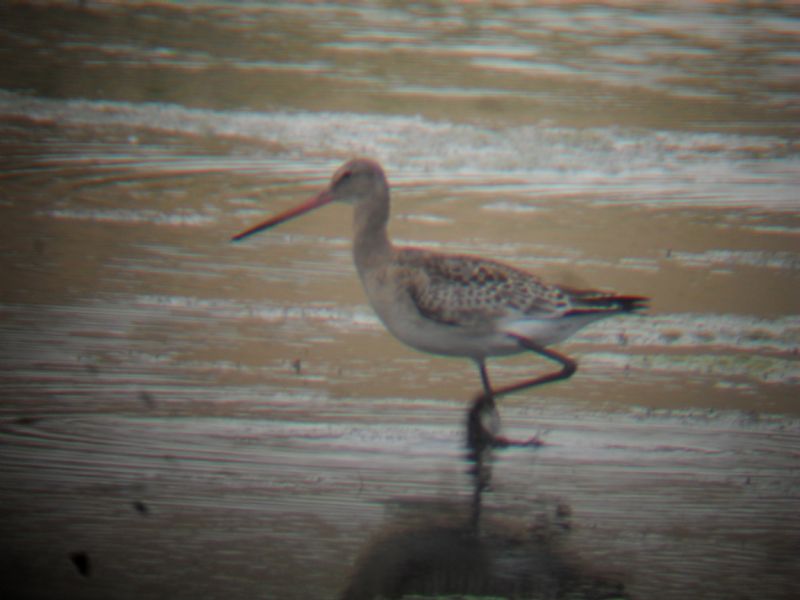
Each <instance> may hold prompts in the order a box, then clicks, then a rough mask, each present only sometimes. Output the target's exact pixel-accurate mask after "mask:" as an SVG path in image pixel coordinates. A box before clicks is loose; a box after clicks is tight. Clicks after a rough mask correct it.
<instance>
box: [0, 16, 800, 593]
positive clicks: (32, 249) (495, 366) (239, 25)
mask: <svg viewBox="0 0 800 600" xmlns="http://www.w3.org/2000/svg"><path fill="white" fill-rule="evenodd" d="M799 43H800V19H798V14H797V11H796V9H795V8H794V7H792V6H791V5H789V4H787V5H780V4H770V5H764V6H759V7H753V8H748V9H745V8H741V7H739V6H738V5H737V6H735V5H728V4H717V3H709V4H703V3H689V4H686V5H684V4H681V5H679V7H678V8H676V9H669V8H654V7H653V6H651V5H646V4H641V5H640V4H636V3H624V4H617V3H613V2H610V3H592V4H581V3H572V4H570V5H569V6H568V7H564V6H561V5H559V4H551V5H542V6H541V7H539V8H515V7H512V6H507V7H496V6H484V5H466V6H463V7H461V6H459V7H449V6H439V5H438V4H435V3H431V4H416V5H414V6H412V7H403V6H402V5H394V4H390V3H387V4H385V5H381V6H378V5H364V6H347V5H340V4H334V3H331V4H319V5H317V4H308V5H305V4H300V3H287V4H279V3H274V4H269V5H263V4H260V3H236V4H229V3H225V2H216V3H215V2H196V3H195V2H186V3H172V4H160V5H154V4H140V3H135V2H114V3H104V4H94V3H92V2H87V3H85V4H84V5H83V6H76V5H75V3H57V2H56V3H44V2H42V3H26V4H11V5H5V6H4V7H2V8H0V58H2V60H3V62H4V65H5V66H4V68H3V69H2V71H0V88H2V89H0V128H1V129H2V136H0V145H2V153H0V161H2V167H1V169H2V171H1V172H0V178H1V179H0V181H1V182H0V213H2V217H0V218H1V219H2V223H3V231H4V234H3V235H2V236H0V256H2V261H0V277H2V281H3V285H2V288H1V289H0V339H2V344H1V345H0V356H1V358H0V390H2V403H0V418H1V419H2V425H1V426H0V443H2V449H3V451H2V453H0V461H2V470H0V472H1V473H2V475H0V506H2V510H3V514H4V517H5V518H4V519H3V520H2V521H0V528H1V529H0V531H1V532H2V537H3V539H4V540H5V544H4V555H5V558H4V561H3V564H4V565H5V571H4V573H3V577H4V579H5V580H6V581H7V582H8V586H9V587H10V588H11V589H15V590H21V591H24V592H26V593H27V594H28V595H29V596H30V597H37V598H50V597H52V598H63V597H81V598H94V597H97V598H107V597H115V598H125V597H136V598H140V597H143V596H148V597H149V596H167V595H169V596H170V597H176V598H182V597H187V598H188V597H198V596H200V597H208V598H215V597H222V596H224V597H225V598H231V597H234V598H236V597H242V598H244V597H247V598H254V597H255V598H335V597H338V596H339V594H340V593H342V591H343V590H345V589H347V588H348V586H350V587H349V589H350V591H351V592H352V593H353V594H355V593H356V591H355V590H361V591H364V590H366V591H364V594H365V595H366V597H369V594H368V593H367V592H368V591H370V590H375V589H378V588H376V587H375V585H377V584H374V581H376V580H380V579H382V580H383V581H386V580H387V579H388V578H389V575H388V574H386V573H382V572H379V571H380V570H378V571H376V567H375V564H378V563H375V564H373V563H370V561H369V560H368V559H369V557H370V556H384V554H382V552H385V547H386V544H389V545H390V546H395V547H399V548H401V549H405V550H404V551H405V552H408V553H409V554H410V555H411V556H414V555H416V554H418V553H420V552H422V550H421V549H420V548H416V547H415V546H414V545H413V544H411V545H410V546H409V545H408V542H407V540H406V538H403V537H402V532H403V531H412V532H417V533H415V534H414V536H415V537H418V538H420V539H426V540H427V539H429V538H430V536H434V537H435V535H434V534H436V532H440V531H441V524H442V514H450V517H449V521H447V522H448V523H449V525H448V526H450V525H452V521H453V520H454V519H455V520H456V521H457V520H458V519H459V518H460V515H462V514H465V513H467V512H469V506H470V503H471V501H472V493H473V487H472V486H473V483H474V482H473V479H472V478H471V476H470V475H469V474H468V472H467V471H468V468H469V465H468V463H467V462H466V461H464V450H463V436H464V431H463V421H464V410H465V408H466V406H467V405H468V402H469V400H470V399H471V398H472V397H473V395H474V394H475V392H476V391H477V388H478V384H479V380H478V376H477V373H475V372H474V367H473V366H472V365H471V364H469V363H468V362H467V361H459V360H454V359H444V358H438V357H429V356H427V355H423V354H420V353H416V352H414V351H412V350H410V349H407V348H405V347H403V346H401V345H400V344H399V343H398V342H396V341H394V340H393V339H392V338H391V337H390V335H389V334H388V333H386V332H385V331H384V330H383V329H382V327H381V325H380V323H379V322H378V321H377V320H376V318H375V317H374V316H373V314H372V312H371V309H370V308H369V306H368V305H367V304H366V300H365V298H364V296H363V294H362V292H361V290H360V286H359V284H358V280H357V277H356V275H355V272H354V269H353V267H352V264H351V256H350V242H349V238H350V218H351V217H350V214H349V210H350V209H349V208H347V207H329V208H327V209H326V210H324V211H321V212H318V213H315V214H313V215H310V216H308V217H306V218H304V219H301V220H298V221H294V222H292V223H290V224H287V225H285V226H283V227H282V228H280V229H277V230H274V231H271V232H270V233H268V234H262V235H260V236H259V237H257V238H253V239H252V240H248V241H247V242H245V243H240V244H236V245H232V244H230V243H229V238H230V236H231V235H232V234H235V233H237V232H238V231H240V230H241V229H243V228H244V227H246V226H248V225H250V224H252V223H253V222H255V220H257V219H260V218H262V217H263V216H265V215H266V214H268V213H270V212H274V211H278V210H282V209H285V208H287V207H289V206H292V205H294V204H295V203H297V202H299V201H300V200H302V199H304V198H306V197H307V196H308V195H310V194H311V193H313V192H314V191H315V190H317V189H319V188H320V186H322V185H324V184H325V182H326V181H327V179H328V178H329V177H330V175H331V173H332V172H333V170H334V169H335V168H336V167H337V166H338V165H339V164H340V163H341V162H342V161H343V160H345V159H346V158H347V157H349V156H352V155H354V154H359V155H368V156H372V157H375V158H377V159H378V160H380V161H381V162H382V163H383V164H384V166H385V167H386V169H387V172H388V175H389V178H390V181H391V182H392V183H393V189H394V196H393V199H394V204H393V221H392V228H391V232H392V235H393V237H394V239H395V241H396V242H398V243H402V244H410V245H419V246H424V247H429V248H434V249H437V250H440V251H446V252H463V253H471V254H479V255H485V256H490V257H493V258H496V259H500V260H504V261H507V262H510V263H513V264H515V265H518V266H521V267H524V268H529V269H531V270H536V271H537V272H540V273H541V274H542V275H544V276H546V277H547V278H549V279H551V280H554V281H558V282H562V283H566V284H569V285H573V286H592V287H601V288H610V289H615V290H618V291H620V292H625V293H632V294H643V295H647V296H650V297H652V298H653V302H652V309H651V310H650V311H649V312H648V314H647V315H645V316H637V317H630V318H619V319H616V320H609V321H606V322H603V323H600V324H597V325H595V326H592V327H591V328H587V329H585V330H584V331H582V332H580V333H579V334H578V335H576V336H575V337H573V338H572V339H571V340H569V341H568V342H567V343H565V344H563V345H562V346H561V347H560V349H561V350H562V351H563V352H566V353H567V354H569V355H571V356H575V357H576V358H577V359H578V361H579V363H580V368H579V371H578V373H577V374H576V375H575V376H574V377H573V378H572V379H570V380H569V381H567V382H562V383H559V384H556V385H553V386H550V387H547V388H543V389H541V390H540V391H537V392H536V393H527V394H519V395H517V396H511V397H509V398H507V399H504V400H503V402H502V405H501V407H500V410H501V414H502V418H503V424H504V427H505V432H506V433H507V434H508V435H509V436H511V437H517V438H526V437H529V436H530V435H533V434H537V435H538V436H539V437H540V438H541V439H543V440H544V441H545V443H546V445H545V446H544V447H542V448H540V449H536V450H533V449H530V448H518V449H509V450H507V451H505V452H502V453H497V455H496V456H495V457H494V458H495V460H494V462H493V463H492V488H491V490H490V491H487V492H486V493H484V494H483V496H482V500H483V503H484V504H483V508H484V511H483V517H482V518H483V519H484V522H485V523H484V524H485V528H486V534H485V539H486V540H488V541H487V542H486V544H487V545H486V547H482V548H481V552H488V553H489V554H491V555H492V556H494V558H495V559H497V560H496V562H497V563H498V564H504V565H506V566H508V565H509V564H513V565H519V563H520V561H521V562H524V563H525V565H526V567H525V568H526V569H528V570H530V569H533V567H531V566H530V565H531V564H537V565H538V564H539V562H537V560H538V559H537V560H534V558H535V556H540V554H541V553H544V555H546V556H550V554H549V553H551V552H552V553H554V554H553V555H554V556H557V557H558V560H561V559H562V558H564V560H567V559H568V561H569V562H570V564H573V567H572V568H574V570H575V572H577V573H580V574H581V575H582V576H584V575H585V576H586V577H590V579H591V580H592V581H593V582H594V583H592V586H595V584H597V585H596V586H595V587H597V589H600V588H601V587H602V585H601V584H600V583H598V582H600V580H603V581H604V580H613V581H615V582H619V583H621V584H623V585H624V587H625V590H626V593H627V594H628V595H629V596H630V597H632V598H649V599H650V598H656V599H658V598H665V599H669V598H684V597H686V594H687V590H692V595H693V596H694V597H702V598H725V599H727V598H730V597H741V598H764V597H769V598H794V597H796V596H797V594H798V592H800V589H798V584H797V581H796V573H797V570H798V567H800V565H799V564H798V559H797V544H798V540H800V518H798V517H797V510H796V506H797V502H798V499H799V498H798V496H800V480H799V479H798V476H797V473H798V466H800V464H799V463H798V460H799V459H800V420H798V416H799V415H800V403H798V382H800V362H799V361H798V346H800V315H799V314H798V306H800V286H798V283H800V281H799V279H800V278H799V277H798V273H799V272H800V271H798V268H800V233H799V232H800V212H799V211H798V209H799V208H800V198H799V197H798V193H797V187H798V183H800V177H799V176H798V173H799V172H800V171H799V170H798V160H799V155H798V146H797V133H798V129H797V123H798V108H797V107H798V91H799V90H798V87H799V86H800V80H798V76H797V74H796V73H797V63H798V57H800V54H798V47H800V46H799V45H798V44H799ZM545 368H546V366H545V365H541V364H540V363H539V362H538V361H535V360H532V359H530V358H528V357H516V358H512V359H504V360H496V361H493V362H491V363H490V369H491V372H492V375H493V377H494V378H495V379H496V380H497V381H514V380H517V379H521V378H524V377H526V376H529V374H530V373H531V370H532V369H545ZM564 514H568V515H569V523H568V526H565V525H564V524H563V523H561V522H560V521H559V519H561V518H562V517H563V515H564ZM453 515H455V517H454V516H453ZM559 515H560V516H559ZM559 523H561V525H559ZM543 524H544V525H543ZM554 524H555V525H554ZM554 530H555V531H557V534H555V533H554V534H552V535H551V533H547V535H544V534H541V535H540V533H541V532H542V531H546V532H552V531H554ZM420 531H422V532H423V533H421V534H420V533H419V532H420ZM448 531H449V530H448ZM532 531H533V532H534V533H535V535H534V534H531V533H530V532H532ZM431 532H434V533H431ZM536 532H539V533H536ZM436 535H438V534H436ZM531 535H532V536H533V537H526V536H531ZM393 536H400V537H393ZM436 539H439V538H436ZM448 539H449V538H448ZM520 539H522V540H524V543H522V545H521V546H520V545H517V546H514V544H513V543H512V540H517V541H519V540H520ZM542 539H547V540H548V541H547V545H545V546H542V545H541V540H542ZM397 540H401V541H399V542H398V541H397ZM498 540H499V541H498ZM426 543H427V542H426ZM437 543H442V544H444V542H442V541H441V540H439V542H437ZM512 546H513V547H517V548H522V549H523V550H517V551H515V552H516V554H513V555H509V554H508V553H507V552H508V551H507V549H508V548H509V547H512ZM425 548H427V550H426V551H429V550H430V546H425ZM554 548H555V549H554ZM492 553H494V554H492ZM76 557H82V558H81V559H80V560H78V559H76ZM359 557H361V558H359ZM472 558H474V557H472ZM375 560H377V559H375ZM408 560H410V559H409V558H408V557H407V556H406V555H405V554H403V552H400V551H398V552H397V553H396V554H394V555H392V561H395V562H396V563H397V564H398V565H401V566H402V565H405V564H406V562H407V561H408ZM554 560H555V559H554ZM82 561H88V567H87V566H86V564H84V562H82ZM392 561H388V562H392ZM545 562H547V561H545ZM556 562H558V561H556ZM379 563H380V564H388V563H387V560H382V561H379ZM79 564H81V565H83V567H82V568H79V567H78V565H79ZM392 564H395V563H392ZM547 564H550V563H547ZM559 564H560V563H559ZM398 568H400V567H398ZM509 568H510V567H509ZM520 568H521V567H520ZM542 569H544V567H542ZM512 570H513V569H512ZM518 571H519V569H518ZM523 571H524V569H523ZM520 572H521V571H520ZM506 575H507V574H506ZM517 575H518V576H519V577H522V575H520V574H519V572H518V573H517ZM525 576H530V573H529V572H528V571H525ZM508 577H510V575H508V576H507V579H508ZM592 578H594V579H592ZM369 582H373V583H369ZM486 585H489V584H486ZM520 585H521V584H520ZM370 586H372V587H370ZM590 587H591V586H590ZM498 589H499V588H497V589H494V591H495V592H497V593H496V594H495V595H497V594H499V593H500V592H498V591H497V590H498ZM503 589H505V588H503ZM519 589H523V588H519ZM525 589H527V588H525ZM405 591H408V592H413V591H419V589H417V590H414V589H411V588H409V589H407V590H405ZM451 591H453V590H451ZM456 591H458V590H456ZM460 591H469V590H460ZM472 591H474V590H472ZM491 591H492V590H491V589H484V590H482V593H489V592H491ZM531 594H532V592H529V593H528V596H530V595H531ZM587 594H588V592H586V593H584V596H581V597H592V596H591V595H590V594H589V595H587ZM353 597H356V596H353Z"/></svg>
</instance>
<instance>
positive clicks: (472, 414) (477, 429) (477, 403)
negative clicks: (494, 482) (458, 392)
mask: <svg viewBox="0 0 800 600" xmlns="http://www.w3.org/2000/svg"><path fill="white" fill-rule="evenodd" d="M475 363H476V364H477V365H478V370H479V371H480V374H481V383H482V384H483V393H482V394H478V396H477V398H475V400H474V401H473V403H472V406H471V407H470V409H469V411H468V412H467V447H468V448H469V449H470V455H469V456H470V458H471V459H472V460H474V461H476V463H478V464H480V462H481V460H482V459H483V455H484V453H485V451H486V450H488V449H489V448H491V447H492V446H494V445H495V440H496V439H497V436H496V433H497V430H498V429H499V427H500V419H499V417H498V415H497V407H496V406H495V403H494V393H493V392H492V385H491V383H490V382H489V373H488V372H487V371H486V361H485V360H484V359H482V358H480V359H475Z"/></svg>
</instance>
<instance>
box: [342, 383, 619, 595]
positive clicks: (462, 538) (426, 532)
mask: <svg viewBox="0 0 800 600" xmlns="http://www.w3.org/2000/svg"><path fill="white" fill-rule="evenodd" d="M497 423H498V420H497V418H496V411H495V410H494V404H493V403H491V406H488V405H482V402H481V400H480V399H477V400H476V401H475V403H473V405H472V407H471V408H470V410H469V411H468V414H467V423H466V425H467V446H468V453H467V456H466V458H467V462H468V463H469V472H470V474H471V475H472V481H473V488H472V490H470V491H471V494H469V495H468V496H467V497H466V499H465V500H464V501H462V502H459V501H451V500H428V501H426V500H424V499H419V500H416V501H409V500H407V499H405V500H403V501H399V502H395V503H390V510H389V513H390V514H389V516H388V517H387V520H386V523H385V525H384V526H383V527H382V529H381V530H380V531H379V532H378V533H377V534H376V535H375V536H374V537H373V539H372V540H370V542H369V543H368V544H367V546H366V547H365V548H364V549H363V551H362V553H361V556H360V557H359V559H358V560H357V562H356V565H355V568H354V570H353V573H352V575H351V577H350V580H349V583H348V585H347V588H346V589H345V591H344V592H343V593H342V595H341V596H340V598H341V600H373V599H379V598H387V599H395V598H405V599H411V598H440V599H442V598H461V597H464V596H465V595H468V596H469V597H470V598H474V599H475V600H477V599H478V598H481V597H486V598H495V599H496V598H520V599H522V598H525V599H536V600H555V599H569V600H579V599H580V600H601V599H604V600H611V599H614V598H619V599H622V598H629V596H628V595H627V594H626V593H625V590H624V587H623V585H622V584H621V583H620V582H619V581H618V580H617V579H616V578H615V577H614V576H612V575H608V574H606V573H603V572H602V567H599V568H598V567H595V566H592V565H588V564H586V563H585V562H584V561H582V560H581V558H580V556H579V552H576V551H575V550H574V549H571V548H569V547H568V544H567V541H568V539H569V534H570V529H571V526H570V514H571V511H570V508H569V505H568V504H566V503H564V502H550V503H549V506H548V505H547V504H546V503H544V502H541V503H537V505H536V506H531V507H528V508H527V509H526V510H525V514H519V510H517V509H510V508H504V507H500V506H496V505H493V506H484V495H485V494H486V493H487V492H488V491H489V486H490V483H491V475H492V467H493V461H494V451H495V450H496V449H497V448H498V447H506V446H507V444H506V443H505V440H503V441H502V442H500V443H497V441H498V439H500V438H497V436H496V433H497V429H498V427H497ZM512 445H513V444H512ZM524 445H534V444H527V443H526V444H524ZM531 451H532V452H533V451H535V450H531ZM511 513H515V514H511Z"/></svg>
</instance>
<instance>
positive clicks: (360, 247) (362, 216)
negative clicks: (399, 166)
mask: <svg viewBox="0 0 800 600" xmlns="http://www.w3.org/2000/svg"><path fill="white" fill-rule="evenodd" d="M353 215H354V216H353V260H354V262H355V264H356V269H357V270H358V272H359V274H360V275H362V276H363V275H364V274H365V273H366V272H368V271H370V270H374V269H376V268H378V267H380V266H382V265H384V264H386V263H387V262H388V261H390V260H391V257H392V243H391V242H390V241H389V234H388V232H387V229H386V226H387V223H388V221H389V190H388V189H386V190H384V191H382V192H381V197H380V198H378V199H377V201H376V199H373V200H371V201H369V202H364V203H363V204H360V205H356V207H355V210H354V212H353Z"/></svg>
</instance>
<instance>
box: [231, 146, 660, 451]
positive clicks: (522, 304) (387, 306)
mask: <svg viewBox="0 0 800 600" xmlns="http://www.w3.org/2000/svg"><path fill="white" fill-rule="evenodd" d="M335 201H342V202H349V203H351V204H353V206H354V211H353V224H354V232H353V259H354V261H355V265H356V269H357V271H358V275H359V277H360V279H361V283H362V285H363V287H364V291H365V292H366V295H367V298H368V299H369V302H370V304H371V305H372V308H373V310H374V311H375V313H376V314H377V315H378V317H379V318H380V320H381V321H382V322H383V324H384V325H385V326H386V328H387V329H388V330H389V331H390V332H391V333H392V334H393V335H394V336H395V337H396V338H397V339H399V340H400V341H401V342H404V343H405V344H407V345H409V346H411V347H412V348H415V349H417V350H421V351H423V352H430V353H432V354H438V355H444V356H460V357H465V358H470V359H472V360H473V361H474V362H475V364H476V365H477V367H478V371H479V373H480V378H481V383H482V385H483V394H482V395H481V396H480V397H479V398H478V399H477V400H476V404H475V407H476V408H475V409H473V412H475V415H477V416H478V417H480V418H483V416H484V414H485V410H488V412H489V413H492V414H493V412H494V399H495V398H496V397H498V396H502V395H504V394H508V393H510V392H514V391H518V390H523V389H526V388H531V387H534V386H537V385H541V384H543V383H548V382H551V381H557V380H559V379H566V378H568V377H570V376H571V375H572V374H573V373H574V372H575V370H576V368H577V364H576V362H575V361H574V360H573V359H571V358H569V357H568V356H565V355H563V354H561V353H559V352H556V351H555V350H552V349H550V348H549V346H551V345H553V344H557V343H559V342H562V341H564V340H565V339H567V338H568V337H570V336H571V335H572V334H574V333H575V332H576V331H578V330H579V329H581V328H582V327H584V326H586V325H588V324H589V323H592V322H593V321H597V320H598V319H602V318H605V317H609V316H612V315H616V314H620V313H628V312H632V311H635V310H638V309H642V308H645V305H646V302H647V298H645V297H642V296H628V295H624V296H623V295H616V294H613V293H608V292H601V291H595V290H576V289H571V288H567V287H563V286H558V285H553V284H549V283H546V282H544V281H543V280H542V279H540V278H539V277H537V276H535V275H533V274H531V273H528V272H526V271H523V270H521V269H517V268H514V267H511V266H508V265H505V264H503V263H500V262H496V261H493V260H489V259H485V258H479V257H475V256H465V255H448V254H439V253H436V252H431V251H428V250H423V249H419V248H396V247H394V246H393V245H392V243H391V241H390V240H389V236H388V233H387V230H386V228H387V223H388V221H389V184H388V182H387V180H386V175H385V174H384V172H383V169H382V168H381V166H380V165H379V164H378V163H377V162H375V161H373V160H370V159H366V158H356V159H353V160H350V161H349V162H347V163H345V164H344V165H342V166H341V167H340V168H339V169H338V170H337V171H336V173H335V174H334V175H333V178H332V179H331V182H330V184H329V185H328V186H327V187H326V188H325V189H324V190H322V191H321V192H319V193H318V194H317V195H315V196H313V197H312V198H310V199H308V200H307V201H306V202H305V203H303V204H301V205H299V206H297V207H295V208H293V209H290V210H287V211H286V212H283V213H281V214H278V215H276V216H273V217H270V218H269V219H267V220H265V221H263V222H261V223H259V224H257V225H254V226H253V227H250V228H249V229H246V230H245V231H243V232H241V233H239V234H238V235H236V236H234V237H233V240H234V241H239V240H242V239H244V238H246V237H248V236H251V235H253V234H255V233H258V232H260V231H264V230H265V229H268V228H270V227H273V226H275V225H278V224H280V223H283V222H285V221H288V220H289V219H292V218H294V217H298V216H300V215H302V214H303V213H306V212H308V211H311V210H313V209H315V208H319V207H321V206H324V205H326V204H328V203H330V202H335ZM526 351H530V352H533V353H535V354H539V355H540V356H543V357H545V358H548V359H550V360H552V361H554V362H556V363H558V364H559V365H560V367H561V368H560V369H559V370H557V371H554V372H551V373H547V374H545V375H540V376H538V377H533V378H531V379H526V380H524V381H520V382H518V383H514V384H511V385H507V386H505V387H499V388H495V387H492V384H491V382H490V380H489V374H488V372H487V370H486V359H487V358H489V357H490V356H508V355H512V354H519V353H522V352H526ZM475 415H471V417H470V418H472V416H475ZM475 426H476V427H479V429H480V428H481V426H479V425H475ZM482 429H483V430H485V429H486V427H483V428H482ZM490 429H491V428H490ZM484 433H485V434H486V435H488V436H490V437H491V439H492V440H494V439H495V438H494V437H493V436H494V432H493V431H484Z"/></svg>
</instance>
